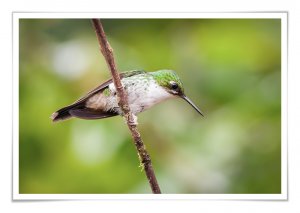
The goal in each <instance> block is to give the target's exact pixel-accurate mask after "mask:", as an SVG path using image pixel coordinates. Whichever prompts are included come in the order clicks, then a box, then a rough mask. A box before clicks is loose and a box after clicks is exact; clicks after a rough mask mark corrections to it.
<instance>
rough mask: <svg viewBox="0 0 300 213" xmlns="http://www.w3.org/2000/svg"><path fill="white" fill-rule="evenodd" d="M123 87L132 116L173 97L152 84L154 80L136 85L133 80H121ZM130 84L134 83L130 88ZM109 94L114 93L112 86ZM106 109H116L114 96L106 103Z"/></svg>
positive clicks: (112, 85)
mask: <svg viewBox="0 0 300 213" xmlns="http://www.w3.org/2000/svg"><path fill="white" fill-rule="evenodd" d="M122 83H123V86H124V87H125V88H126V91H127V94H128V102H129V107H130V109H131V111H132V113H133V114H138V113H140V112H143V111H145V110H146V109H149V108H151V107H152V106H153V105H155V104H157V103H160V102H162V101H164V100H167V99H169V98H174V97H175V96H174V95H172V94H170V93H168V92H167V91H165V90H164V88H162V87H161V86H159V85H157V84H155V83H154V80H149V79H148V81H145V82H144V83H137V82H136V81H134V79H129V80H128V79H123V80H122ZM132 83H135V85H134V86H132ZM109 89H110V91H111V94H113V93H114V92H115V87H114V84H110V85H109ZM107 108H118V104H117V100H116V96H111V97H110V98H109V100H108V102H107Z"/></svg>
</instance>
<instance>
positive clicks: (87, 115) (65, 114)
mask: <svg viewBox="0 0 300 213" xmlns="http://www.w3.org/2000/svg"><path fill="white" fill-rule="evenodd" d="M116 115H118V114H117V112H114V111H108V112H104V111H101V110H98V111H95V110H93V109H90V108H86V107H85V106H84V103H76V104H73V105H70V106H66V107H64V108H61V109H60V110H58V111H56V112H54V113H53V114H52V115H51V117H50V118H51V119H52V121H53V122H57V121H63V120H67V119H69V118H72V117H76V118H81V119H87V120H93V119H101V118H108V117H112V116H116Z"/></svg>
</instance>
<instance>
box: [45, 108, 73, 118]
mask: <svg viewBox="0 0 300 213" xmlns="http://www.w3.org/2000/svg"><path fill="white" fill-rule="evenodd" d="M72 108H73V107H64V108H62V109H60V110H58V111H56V112H54V113H52V115H51V117H50V118H51V119H52V121H53V122H57V121H63V120H66V119H69V118H71V117H72V115H71V114H70V112H69V110H70V109H72Z"/></svg>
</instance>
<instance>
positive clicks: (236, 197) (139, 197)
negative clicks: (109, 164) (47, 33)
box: [13, 12, 288, 200]
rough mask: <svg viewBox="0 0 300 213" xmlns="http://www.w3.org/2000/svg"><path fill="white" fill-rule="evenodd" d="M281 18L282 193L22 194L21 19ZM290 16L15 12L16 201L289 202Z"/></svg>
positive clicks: (277, 14) (14, 166) (14, 153)
mask: <svg viewBox="0 0 300 213" xmlns="http://www.w3.org/2000/svg"><path fill="white" fill-rule="evenodd" d="M95 17H101V18H197V19H198V18H212V19H214V18H279V19H281V56H282V57H281V62H282V65H281V113H282V114H281V194H161V195H153V194H19V169H18V168H19V98H18V97H19V19H20V18H48V19H49V18H69V19H70V18H71V19H73V18H74V19H75V18H76V19H78V18H95ZM287 185H288V184H287V13H286V12H270V13H256V12H254V13H249V12H246V13H194V12H191V13H148V12H147V13H144V12H143V13H141V12H138V13H107V12H105V13H24V12H15V13H13V200H66V199H72V200H74V199H76V200H77V199H105V200H115V199H135V200H143V199H151V200H157V199H187V200H193V199H202V200H287V199H288V192H287Z"/></svg>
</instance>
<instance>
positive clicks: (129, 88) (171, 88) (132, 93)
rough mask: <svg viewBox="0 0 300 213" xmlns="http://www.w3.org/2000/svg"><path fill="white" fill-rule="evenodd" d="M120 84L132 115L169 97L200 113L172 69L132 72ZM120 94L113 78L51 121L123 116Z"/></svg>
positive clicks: (58, 112)
mask: <svg viewBox="0 0 300 213" xmlns="http://www.w3.org/2000/svg"><path fill="white" fill-rule="evenodd" d="M120 77H121V82H122V84H123V86H124V89H125V90H126V92H127V95H128V104H129V107H130V109H131V112H132V113H133V114H134V115H136V114H138V113H140V112H143V111H145V110H146V109H149V108H151V107H152V106H154V105H155V104H157V103H160V102H162V101H164V100H167V99H170V98H176V97H179V98H182V99H184V100H185V101H187V102H188V103H189V104H190V105H191V106H192V107H193V108H194V109H195V110H196V111H197V112H198V113H200V114H201V115H202V116H203V113H202V112H201V111H200V109H199V108H198V107H197V106H196V105H195V104H194V103H193V102H192V101H191V100H190V99H189V98H188V97H187V96H185V94H184V89H183V85H182V83H181V80H180V79H179V77H178V75H177V74H176V73H175V72H174V71H172V70H158V71H155V72H145V71H143V70H133V71H129V72H124V73H121V74H120ZM121 113H122V112H121V110H120V108H119V106H118V102H117V94H116V89H115V86H114V83H113V81H112V79H110V80H108V81H106V82H104V83H103V84H101V85H100V86H98V87H97V88H95V89H93V90H92V91H90V92H89V93H87V94H86V95H85V96H84V97H82V98H80V99H79V100H77V101H76V102H74V103H73V104H71V105H69V106H66V107H63V108H61V109H59V110H58V111H56V112H54V113H53V114H52V116H51V119H52V121H54V122H55V121H60V120H66V119H68V118H71V117H76V118H81V119H101V118H107V117H112V116H115V115H121Z"/></svg>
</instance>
